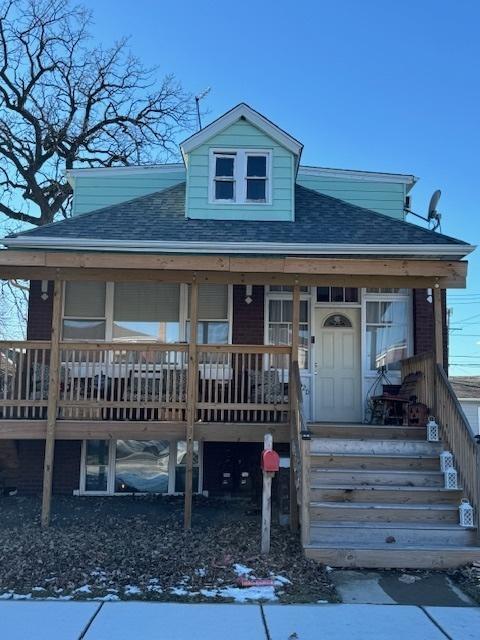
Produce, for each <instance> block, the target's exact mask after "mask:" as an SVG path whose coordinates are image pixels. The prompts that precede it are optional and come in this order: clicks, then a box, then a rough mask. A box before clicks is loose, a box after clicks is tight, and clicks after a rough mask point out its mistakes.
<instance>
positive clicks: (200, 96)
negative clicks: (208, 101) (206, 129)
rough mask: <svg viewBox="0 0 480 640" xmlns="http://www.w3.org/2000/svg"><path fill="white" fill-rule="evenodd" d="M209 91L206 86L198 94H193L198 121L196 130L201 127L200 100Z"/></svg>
mask: <svg viewBox="0 0 480 640" xmlns="http://www.w3.org/2000/svg"><path fill="white" fill-rule="evenodd" d="M209 93H210V87H207V88H206V89H205V90H204V91H202V93H199V94H198V96H195V104H196V107H197V121H198V130H199V131H201V129H202V120H201V118H200V100H203V98H205V96H207V95H208V94H209Z"/></svg>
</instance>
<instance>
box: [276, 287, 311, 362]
mask: <svg viewBox="0 0 480 640" xmlns="http://www.w3.org/2000/svg"><path fill="white" fill-rule="evenodd" d="M292 304H293V303H292V301H291V300H288V299H286V298H270V299H269V300H268V343H269V344H274V345H290V344H292V328H293V324H292V321H293V317H292V308H293V307H292ZM308 315H309V311H308V300H300V324H299V346H298V364H299V367H300V369H308V350H309V343H310V329H309V322H308Z"/></svg>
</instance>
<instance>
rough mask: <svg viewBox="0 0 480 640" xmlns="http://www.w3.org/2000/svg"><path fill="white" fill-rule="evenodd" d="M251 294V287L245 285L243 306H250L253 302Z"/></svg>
mask: <svg viewBox="0 0 480 640" xmlns="http://www.w3.org/2000/svg"><path fill="white" fill-rule="evenodd" d="M252 293H253V286H252V285H251V284H246V285H245V304H252V302H253V298H252Z"/></svg>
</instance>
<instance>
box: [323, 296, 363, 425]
mask: <svg viewBox="0 0 480 640" xmlns="http://www.w3.org/2000/svg"><path fill="white" fill-rule="evenodd" d="M313 383H314V385H315V393H314V395H315V404H314V419H315V420H316V421H319V422H325V421H335V422H359V421H361V419H362V406H361V369H360V309H349V308H345V309H340V308H321V309H316V311H315V347H314V380H313Z"/></svg>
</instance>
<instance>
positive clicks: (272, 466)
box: [261, 449, 280, 473]
mask: <svg viewBox="0 0 480 640" xmlns="http://www.w3.org/2000/svg"><path fill="white" fill-rule="evenodd" d="M261 466H262V471H267V472H269V473H276V472H277V471H278V470H279V468H280V456H279V455H278V453H277V452H276V451H273V450H271V449H265V450H264V451H262V460H261Z"/></svg>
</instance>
